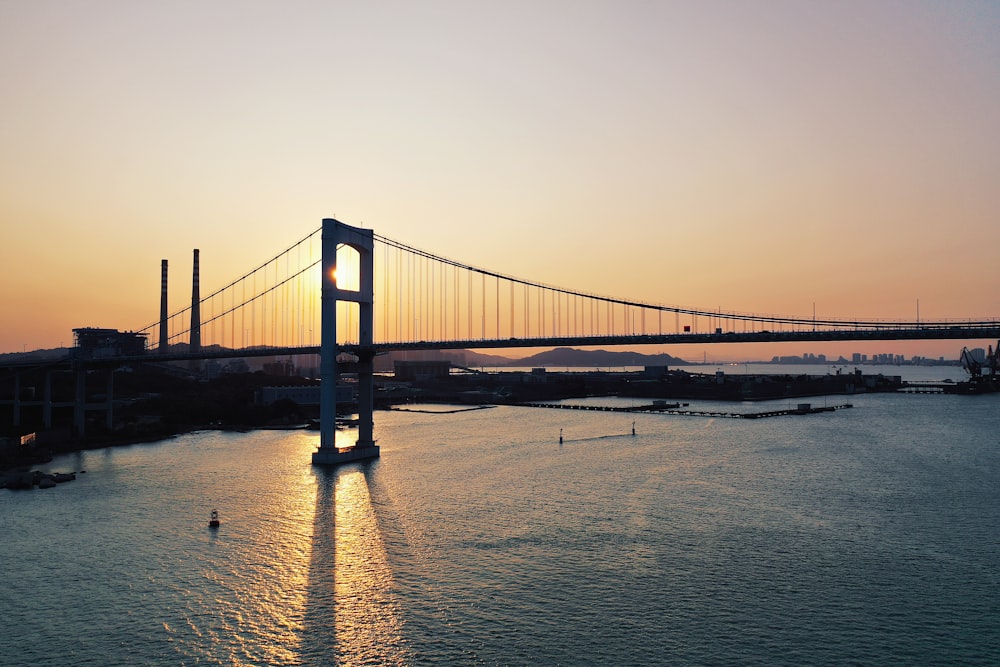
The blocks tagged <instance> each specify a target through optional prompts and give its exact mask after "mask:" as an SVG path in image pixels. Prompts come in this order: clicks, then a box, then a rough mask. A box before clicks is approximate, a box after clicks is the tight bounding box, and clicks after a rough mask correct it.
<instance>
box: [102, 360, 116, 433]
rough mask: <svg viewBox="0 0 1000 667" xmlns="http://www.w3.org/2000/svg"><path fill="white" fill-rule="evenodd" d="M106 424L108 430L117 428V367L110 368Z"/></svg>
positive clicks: (105, 414)
mask: <svg viewBox="0 0 1000 667" xmlns="http://www.w3.org/2000/svg"><path fill="white" fill-rule="evenodd" d="M104 425H105V426H106V427H107V429H108V432H109V433H110V432H111V431H113V430H114V428H115V369H114V368H109V369H108V390H107V402H106V403H105V413H104Z"/></svg>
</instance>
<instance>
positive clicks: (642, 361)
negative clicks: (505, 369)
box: [510, 347, 687, 368]
mask: <svg viewBox="0 0 1000 667" xmlns="http://www.w3.org/2000/svg"><path fill="white" fill-rule="evenodd" d="M686 363H687V362H686V361H684V360H683V359H679V358H677V357H673V356H671V355H669V354H664V353H660V354H640V353H639V352H608V351H607V350H577V349H574V348H571V347H558V348H556V349H554V350H549V351H548V352H539V353H538V354H535V355H532V356H530V357H525V358H524V359H518V360H514V361H511V363H510V365H513V366H537V367H542V366H567V367H574V368H601V367H621V366H669V365H677V364H686Z"/></svg>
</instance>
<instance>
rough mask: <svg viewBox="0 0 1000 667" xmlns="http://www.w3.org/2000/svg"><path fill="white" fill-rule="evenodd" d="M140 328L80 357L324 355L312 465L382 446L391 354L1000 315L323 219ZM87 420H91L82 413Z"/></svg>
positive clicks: (913, 325)
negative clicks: (832, 312)
mask: <svg viewBox="0 0 1000 667" xmlns="http://www.w3.org/2000/svg"><path fill="white" fill-rule="evenodd" d="M194 267H195V270H194V280H193V285H192V299H191V305H190V306H187V307H185V308H183V309H180V310H178V311H176V312H173V313H168V312H167V307H166V261H164V264H163V295H162V298H161V309H160V318H159V320H157V321H156V322H153V323H151V324H149V325H147V326H145V327H142V328H138V329H136V330H135V333H136V335H137V336H140V337H143V338H145V339H146V340H147V341H151V340H152V339H154V338H155V339H157V342H156V345H155V347H154V346H153V345H152V343H151V342H150V343H149V345H148V349H146V350H144V351H143V353H142V354H129V353H124V354H118V355H115V356H108V357H102V358H91V359H75V360H73V362H74V363H75V364H77V365H78V366H79V367H86V366H88V365H89V366H99V365H113V364H122V363H128V362H131V361H141V360H149V358H150V356H151V355H153V354H155V355H156V357H157V358H158V359H160V360H162V361H179V360H192V361H196V360H206V359H223V358H236V357H253V356H286V355H287V356H294V355H308V354H319V355H320V360H321V361H320V365H321V368H320V374H321V392H322V394H321V429H320V430H321V437H320V447H319V452H318V453H317V454H316V456H314V462H316V463H319V464H323V463H337V462H341V461H346V460H356V459H361V458H370V457H372V456H377V455H378V448H377V446H376V445H375V442H374V440H373V439H372V416H371V409H372V408H371V403H372V400H371V398H372V371H371V369H372V359H373V358H374V357H375V355H377V354H380V353H385V352H390V351H405V350H448V349H489V348H493V349H500V348H515V347H550V346H552V347H556V346H596V345H601V346H605V345H607V346H617V345H651V344H680V343H741V342H803V341H852V340H853V341H860V340H931V339H954V340H973V339H997V338H1000V320H997V319H970V320H965V321H958V320H948V321H933V320H932V321H885V320H839V319H817V318H816V317H815V316H814V317H811V318H802V317H789V316H779V315H766V314H759V313H749V312H725V311H721V310H702V309H697V308H689V307H680V306H676V305H666V304H659V303H650V302H645V301H637V300H630V299H625V298H618V297H612V296H608V295H599V294H593V293H589V292H584V291H578V290H573V289H567V288H563V287H557V286H554V285H548V284H544V283H541V282H537V281H532V280H526V279H523V278H518V277H514V276H510V275H506V274H503V273H500V272H497V271H492V270H488V269H486V268H482V267H476V266H472V265H469V264H466V263H463V262H460V261H457V260H453V259H449V258H445V257H441V256H439V255H435V254H433V253H430V252H427V251H426V250H421V249H418V248H416V247H413V246H410V245H407V244H404V243H401V242H399V241H394V240H392V239H389V238H386V237H383V236H380V235H377V234H375V233H374V231H373V230H370V229H362V228H358V227H352V226H350V225H346V224H344V223H342V222H339V221H337V220H335V219H325V220H323V224H322V226H321V227H320V228H318V229H316V230H313V231H312V232H311V233H310V234H308V235H307V236H305V237H303V238H302V239H300V240H299V241H298V242H296V243H294V244H292V245H291V246H289V247H288V248H286V249H285V250H284V251H282V252H280V253H278V254H276V255H275V256H274V257H272V258H271V259H269V260H268V261H266V262H264V263H262V264H260V265H259V266H257V267H256V268H254V269H253V270H251V271H249V272H247V273H245V274H243V275H241V276H240V277H238V278H236V279H235V280H232V281H231V282H229V283H228V284H226V285H224V286H223V287H221V288H219V289H217V290H215V291H213V292H211V293H209V294H208V295H207V296H201V292H200V285H199V282H198V251H197V250H196V251H195V255H194ZM344 353H347V354H349V355H352V357H353V358H354V359H357V362H356V363H357V367H358V368H359V439H358V442H357V443H356V444H355V446H354V447H349V448H338V447H337V446H336V445H335V442H334V437H335V435H334V424H335V410H336V403H335V385H336V380H337V376H338V372H337V365H338V364H337V357H338V355H342V354H344ZM81 419H82V418H81Z"/></svg>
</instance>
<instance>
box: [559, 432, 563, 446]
mask: <svg viewBox="0 0 1000 667" xmlns="http://www.w3.org/2000/svg"><path fill="white" fill-rule="evenodd" d="M559 444H560V445H561V444H563V441H562V429H559Z"/></svg>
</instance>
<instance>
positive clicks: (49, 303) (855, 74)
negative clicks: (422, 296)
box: [0, 0, 1000, 360]
mask: <svg viewBox="0 0 1000 667" xmlns="http://www.w3.org/2000/svg"><path fill="white" fill-rule="evenodd" d="M570 7H572V9H570ZM998 34H1000V6H998V5H997V4H995V3H986V2H950V3H933V2H913V1H908V2H902V1H900V2H891V1H890V2H879V3H871V2H860V1H856V2H850V1H849V2H821V3H801V2H762V3H742V2H704V3H672V2H663V3H645V2H581V3H573V4H572V5H567V4H566V3H556V2H544V1H543V2H509V3H475V2H473V3H469V2H433V1H432V2H425V3H407V2H372V3H364V4H348V3H338V2H289V3H280V4H279V3H256V2H229V1H222V2H211V3H196V2H190V1H177V2H169V3H168V2H150V3H135V2H126V1H124V0H121V1H109V0H95V1H94V2H87V3H73V2H66V1H51V0H50V1H46V0H41V1H37V2H30V3H29V2H10V1H8V2H3V1H0V86H2V89H3V90H4V105H3V109H2V111H0V114H2V118H3V121H4V122H3V123H0V138H2V142H3V150H2V151H0V182H2V183H3V184H4V186H3V188H2V189H0V219H2V220H3V240H4V242H3V243H2V244H0V265H2V266H3V269H4V272H5V278H4V280H3V281H2V283H0V318H2V320H0V325H2V326H0V352H11V351H21V350H22V349H34V348H46V347H55V346H59V345H69V344H71V342H72V333H71V331H72V329H73V328H74V327H80V326H101V327H114V328H119V329H135V328H139V327H142V326H145V325H147V324H149V323H150V322H152V321H154V320H155V319H156V318H157V316H158V312H159V311H158V309H159V278H160V276H159V270H160V260H161V259H163V258H167V259H168V260H169V261H170V262H171V269H172V274H171V275H172V279H173V282H172V286H173V287H172V301H174V302H175V304H176V305H181V304H183V303H184V300H185V299H188V298H189V297H190V282H189V279H188V276H189V272H190V261H191V249H193V248H200V250H201V253H202V284H203V286H205V287H204V289H206V290H208V289H211V288H214V287H217V286H221V285H222V284H224V283H226V282H228V281H229V280H231V279H233V278H235V277H237V276H239V275H242V274H243V273H244V272H245V271H247V270H249V269H251V268H253V267H255V266H257V265H258V264H260V263H261V262H263V261H265V260H266V259H268V258H270V257H271V256H273V255H274V254H275V253H276V252H278V251H280V250H281V249H283V248H285V247H287V246H288V245H290V244H291V243H293V242H295V241H297V240H298V239H299V238H301V237H302V236H305V235H306V234H308V233H309V232H310V231H311V230H313V229H315V228H317V227H318V226H319V224H320V220H321V219H322V218H324V217H330V216H336V217H337V218H339V219H341V220H343V221H345V222H347V223H349V224H354V225H364V226H367V227H371V228H373V229H375V230H376V232H377V233H379V234H382V235H384V236H388V237H390V238H393V239H396V240H399V241H402V242H405V243H408V244H410V245H413V246H416V247H419V248H423V249H427V250H429V251H432V252H435V253H438V254H441V255H443V256H446V257H451V258H455V259H459V260H461V261H463V262H466V263H468V264H472V265H475V266H480V267H485V268H490V269H493V270H496V271H500V272H502V273H505V274H508V275H515V276H518V277H522V278H526V279H530V280H535V281H538V282H541V283H545V284H550V285H559V286H563V287H567V288H570V289H575V290H580V291H584V292H594V293H600V294H605V295H609V296H616V297H621V298H627V299H634V300H639V301H649V302H655V303H663V304H669V305H678V306H685V307H690V308H699V309H705V310H715V309H721V310H724V311H725V310H730V311H741V312H756V313H771V314H779V315H786V316H800V317H809V316H811V314H812V312H813V308H814V307H815V309H816V312H817V314H818V315H819V316H820V317H828V318H852V319H854V318H859V319H869V318H884V319H911V318H913V317H914V315H915V311H916V304H917V302H918V301H919V304H920V314H921V318H922V319H925V320H932V319H949V318H956V319H967V318H975V319H995V318H997V317H1000V303H998V297H997V295H998V294H1000V275H998V272H997V271H996V269H995V268H994V267H993V264H994V262H993V257H992V253H991V250H990V249H991V248H992V246H993V245H994V244H993V240H994V235H995V233H996V229H997V215H998V211H1000V188H998V187H997V185H996V176H997V174H1000V131H998V129H997V127H998V126H997V119H998V118H1000V40H997V39H996V35H998ZM989 342H994V343H995V341H981V342H980V343H979V344H980V345H981V346H983V347H985V345H986V344H987V343H989ZM962 344H964V343H963V342H960V341H950V342H944V343H934V344H930V343H925V344H911V343H906V344H904V343H898V344H897V343H884V344H879V345H877V346H874V347H869V346H868V345H865V346H864V347H865V348H866V349H861V346H858V345H851V344H844V345H843V347H844V348H846V351H845V352H843V353H844V354H845V356H848V355H847V352H849V351H858V352H862V353H867V354H872V353H876V352H895V353H903V354H907V355H910V354H914V353H918V354H925V355H929V356H942V355H943V356H948V357H957V356H958V350H960V349H961V345H962ZM667 351H669V352H670V353H671V354H676V355H678V356H691V357H695V358H701V357H702V356H703V355H707V356H708V357H712V356H713V355H717V358H733V359H737V360H742V359H747V358H751V359H752V358H770V357H771V356H773V355H774V354H782V353H790V354H800V353H802V352H805V351H810V352H814V353H825V354H827V355H834V356H835V355H836V354H840V353H842V352H841V348H839V347H836V346H826V345H823V346H821V345H818V344H817V345H809V346H806V347H805V348H800V347H795V348H794V349H785V348H782V349H777V348H772V347H764V348H760V349H759V351H758V350H756V349H755V350H753V351H751V348H749V347H748V346H726V347H715V348H707V349H702V348H697V349H687V348H685V349H683V350H681V349H668V350H667Z"/></svg>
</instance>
